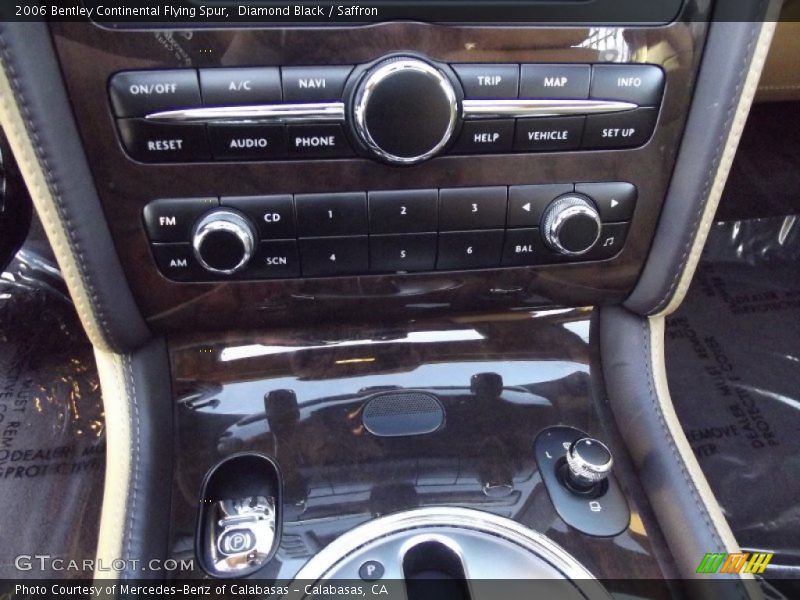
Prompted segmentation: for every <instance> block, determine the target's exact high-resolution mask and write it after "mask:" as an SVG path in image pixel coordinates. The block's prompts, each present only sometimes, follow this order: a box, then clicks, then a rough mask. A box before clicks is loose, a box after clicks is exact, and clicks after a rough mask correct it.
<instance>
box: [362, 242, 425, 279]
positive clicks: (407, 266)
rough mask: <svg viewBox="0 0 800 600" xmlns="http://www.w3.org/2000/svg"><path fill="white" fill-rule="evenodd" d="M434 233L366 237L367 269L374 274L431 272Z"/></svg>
mask: <svg viewBox="0 0 800 600" xmlns="http://www.w3.org/2000/svg"><path fill="white" fill-rule="evenodd" d="M436 239H437V235H436V234H435V233H422V234H415V235H373V236H370V238H369V267H370V268H369V270H370V271H371V272H373V273H405V272H411V271H432V270H433V269H434V268H435V267H436Z"/></svg>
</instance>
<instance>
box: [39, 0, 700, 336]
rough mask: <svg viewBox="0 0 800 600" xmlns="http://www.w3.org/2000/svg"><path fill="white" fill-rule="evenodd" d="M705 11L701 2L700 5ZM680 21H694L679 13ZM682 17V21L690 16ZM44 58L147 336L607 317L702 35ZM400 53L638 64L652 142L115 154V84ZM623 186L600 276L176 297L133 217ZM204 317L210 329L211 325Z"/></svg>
mask: <svg viewBox="0 0 800 600" xmlns="http://www.w3.org/2000/svg"><path fill="white" fill-rule="evenodd" d="M701 4H703V5H705V2H701ZM686 10H687V11H692V13H693V14H694V12H696V11H698V10H700V9H698V8H697V6H696V5H695V4H694V3H692V2H690V3H688V4H687V8H686ZM695 16H696V15H695ZM51 27H52V32H53V37H54V41H55V46H56V50H57V53H58V56H59V59H60V61H61V64H62V69H63V73H64V77H65V81H66V85H67V88H68V91H69V94H70V97H71V100H72V103H73V106H74V110H75V116H76V119H77V122H78V126H79V130H80V132H81V135H82V136H83V140H84V142H85V147H86V152H87V154H88V159H89V163H90V166H91V169H92V172H93V175H94V178H95V181H96V184H97V187H98V190H99V193H100V197H101V201H102V204H103V206H104V209H105V216H106V218H107V220H108V222H109V225H110V227H111V231H112V233H113V236H114V239H115V243H116V247H117V251H118V252H119V255H120V257H121V260H122V264H123V267H124V269H125V272H126V274H127V277H128V279H129V281H130V283H131V287H132V289H133V292H134V294H135V296H136V300H137V302H138V304H139V306H140V308H141V310H142V312H143V313H144V315H145V317H146V318H147V319H148V320H149V322H150V324H151V325H152V327H153V329H154V330H156V331H191V330H195V329H197V328H202V329H206V330H207V329H211V328H217V329H220V330H222V329H236V328H241V327H247V328H250V327H269V326H275V325H278V326H280V325H300V324H304V323H305V324H310V323H314V322H322V321H325V320H328V319H330V318H331V315H335V317H336V319H338V320H350V321H357V320H362V321H364V320H373V321H383V322H388V321H394V320H402V319H404V318H407V317H414V318H430V317H432V316H435V315H441V314H454V313H466V312H477V311H480V310H499V309H503V308H513V307H518V308H524V307H535V306H542V305H553V304H557V305H567V306H581V305H594V304H607V303H618V302H620V301H622V300H623V299H624V298H625V297H626V295H627V294H628V293H629V292H630V290H631V289H632V287H633V286H634V284H635V282H636V280H637V277H638V274H639V272H640V270H641V268H642V265H643V263H644V260H645V259H646V257H647V253H648V250H649V247H650V244H651V240H652V236H653V232H654V229H655V226H656V223H657V221H658V218H659V214H660V209H661V204H662V202H663V198H664V194H665V191H666V188H667V185H668V183H669V179H670V175H671V172H672V168H673V164H674V161H675V154H676V148H677V144H678V142H679V140H680V137H681V133H682V130H683V126H684V122H685V116H686V111H687V108H688V102H689V99H690V98H691V94H692V90H693V85H694V78H695V74H696V71H697V67H698V64H699V61H700V56H701V52H702V47H703V41H704V38H705V33H706V23H704V22H702V21H693V22H685V23H684V22H677V23H674V24H672V25H669V26H665V27H630V28H590V27H563V28H536V27H522V26H513V27H463V26H442V25H431V24H424V23H384V24H378V25H373V26H368V27H359V28H317V29H315V28H306V29H271V30H259V29H237V30H200V31H191V32H181V31H175V32H163V31H161V32H154V31H112V30H108V29H102V28H99V27H96V26H94V25H91V24H87V23H53V24H52V25H51ZM401 51H413V52H417V53H421V54H424V55H427V56H429V57H431V58H433V59H437V60H441V61H446V62H451V63H457V62H520V63H526V62H531V63H548V62H575V63H595V62H609V61H611V62H644V63H653V64H659V65H661V66H663V68H664V69H665V72H666V76H667V84H666V92H665V97H664V103H663V107H662V110H661V113H660V116H659V125H658V128H657V130H656V133H655V136H654V137H653V138H652V140H651V141H650V142H649V143H648V144H647V145H646V146H644V147H642V148H639V149H634V150H623V151H594V152H573V153H548V154H534V155H531V154H529V155H522V154H511V155H495V156H468V157H454V156H453V157H442V158H437V159H434V160H432V161H429V162H428V163H425V164H422V165H419V166H416V167H411V168H404V167H391V166H387V165H382V164H378V163H375V162H372V161H368V160H364V159H344V160H328V161H319V162H314V163H308V162H305V163H303V162H288V161H285V162H254V163H205V164H172V165H145V164H141V163H137V162H135V161H133V160H131V159H129V158H127V157H126V155H125V154H124V153H123V151H122V149H121V148H120V145H119V143H118V141H117V138H116V134H115V131H114V123H113V119H112V117H111V114H110V111H109V107H108V102H107V97H106V84H107V81H108V78H109V76H110V75H111V74H112V73H114V72H116V71H120V70H124V69H137V68H175V67H213V66H244V65H248V66H249V65H301V64H306V65H308V64H311V65H313V64H354V63H361V62H366V61H371V60H374V59H376V58H378V57H380V56H383V55H385V54H387V53H391V52H401ZM584 181H629V182H632V183H634V184H635V185H636V186H637V187H638V189H639V202H638V204H637V208H636V211H635V214H634V217H633V223H632V227H631V233H630V234H629V237H628V241H627V244H626V247H625V249H624V250H623V252H622V253H621V254H620V255H619V256H617V257H616V258H614V259H612V260H610V261H605V262H602V263H587V264H583V265H569V266H566V265H560V266H545V267H529V268H514V269H503V270H485V271H472V272H459V273H438V274H437V273H434V274H419V275H403V276H398V275H391V276H362V277H349V278H336V279H317V280H283V281H271V282H236V283H219V284H180V283H173V282H170V281H168V280H166V279H165V278H163V277H162V276H161V275H160V274H159V273H158V271H157V270H156V267H155V264H154V262H153V260H152V257H151V254H150V250H149V247H148V244H147V239H146V236H145V233H144V230H143V226H142V218H141V211H142V208H143V206H144V205H145V204H146V203H147V202H148V201H150V200H153V199H155V198H159V197H182V196H184V197H192V196H209V195H257V194H270V193H304V192H328V191H352V190H381V189H413V188H423V187H458V186H480V185H516V184H532V183H556V182H584ZM212 315H213V317H212Z"/></svg>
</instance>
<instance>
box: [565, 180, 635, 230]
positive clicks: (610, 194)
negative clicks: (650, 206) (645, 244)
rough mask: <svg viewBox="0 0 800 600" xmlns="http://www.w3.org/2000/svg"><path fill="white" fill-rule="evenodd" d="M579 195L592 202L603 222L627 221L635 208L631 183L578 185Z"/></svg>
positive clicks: (633, 190)
mask: <svg viewBox="0 0 800 600" xmlns="http://www.w3.org/2000/svg"><path fill="white" fill-rule="evenodd" d="M575 191H576V192H578V193H579V194H583V195H585V196H589V197H590V198H591V199H592V200H594V203H595V206H597V210H598V211H599V212H600V218H601V219H602V220H603V221H606V222H608V221H629V220H630V219H631V217H632V216H633V210H634V208H636V195H637V194H636V186H634V185H633V184H631V183H624V182H613V183H579V184H577V185H576V186H575Z"/></svg>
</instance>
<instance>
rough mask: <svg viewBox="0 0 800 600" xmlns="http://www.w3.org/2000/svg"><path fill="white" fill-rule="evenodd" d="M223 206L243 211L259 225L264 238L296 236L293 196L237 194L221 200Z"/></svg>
mask: <svg viewBox="0 0 800 600" xmlns="http://www.w3.org/2000/svg"><path fill="white" fill-rule="evenodd" d="M220 204H222V206H229V207H231V208H235V209H237V210H240V211H242V212H243V213H244V214H246V215H247V216H248V217H250V218H251V219H252V220H253V222H254V223H255V224H256V225H257V226H258V233H259V237H260V238H261V239H262V240H279V239H281V238H293V237H295V226H294V202H293V200H292V196H290V195H288V194H287V195H281V196H235V197H224V198H222V199H221V200H220Z"/></svg>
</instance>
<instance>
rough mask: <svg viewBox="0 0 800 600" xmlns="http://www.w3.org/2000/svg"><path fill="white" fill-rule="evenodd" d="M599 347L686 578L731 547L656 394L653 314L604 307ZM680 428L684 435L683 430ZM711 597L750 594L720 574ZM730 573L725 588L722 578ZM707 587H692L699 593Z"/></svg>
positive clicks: (630, 442) (625, 432)
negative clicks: (704, 560)
mask: <svg viewBox="0 0 800 600" xmlns="http://www.w3.org/2000/svg"><path fill="white" fill-rule="evenodd" d="M599 330H600V346H601V354H600V356H601V360H602V367H603V376H604V377H605V382H606V389H607V392H608V398H609V404H610V406H611V409H612V412H613V413H614V417H615V420H616V421H617V424H618V426H619V430H620V432H621V433H622V437H623V438H624V440H625V444H626V446H627V448H628V450H629V452H630V455H631V459H632V460H633V463H634V466H635V467H636V470H637V472H638V473H639V477H640V480H641V482H642V485H643V486H644V489H645V493H646V494H647V496H648V499H649V500H650V504H651V506H652V508H653V511H654V513H655V515H656V518H657V519H658V521H659V524H660V525H661V530H662V532H663V534H664V537H665V538H666V540H667V544H668V545H669V547H670V550H671V551H672V554H673V557H674V559H675V564H676V565H677V567H678V571H679V573H680V575H681V577H683V578H686V579H689V578H693V577H697V575H696V573H695V571H696V569H697V567H698V566H699V564H700V561H701V560H702V558H703V556H704V555H705V554H706V553H707V552H727V551H728V549H727V548H726V547H725V544H724V542H723V540H722V538H721V536H720V534H719V532H718V531H717V529H716V527H715V525H714V522H713V521H712V518H711V516H710V515H709V513H708V510H707V509H706V507H705V505H704V504H703V501H702V499H701V497H700V492H699V490H698V488H697V486H696V485H695V482H694V479H693V478H692V476H691V474H690V472H689V470H688V468H687V466H686V463H685V462H684V460H683V458H682V456H681V453H680V452H679V450H678V448H677V446H676V444H675V440H674V438H673V436H672V434H671V433H670V429H669V427H668V425H667V421H666V418H665V416H664V413H663V411H662V409H661V404H660V401H659V398H658V396H657V394H656V389H657V388H656V384H655V380H654V373H653V365H652V364H651V356H652V354H651V342H652V340H651V334H650V325H649V323H648V319H647V318H645V317H641V316H639V315H634V314H633V313H631V312H629V311H627V310H625V309H624V308H619V307H609V308H603V309H601V311H600V325H599ZM680 435H683V434H682V433H681V434H680ZM713 579H714V586H712V587H711V588H710V589H709V590H708V592H709V593H710V594H711V597H726V598H727V597H732V598H748V597H749V596H748V593H747V590H746V588H745V587H744V585H742V583H741V580H740V579H739V578H738V576H736V575H715V576H714V578H713ZM722 579H729V580H730V583H731V585H730V589H726V590H725V591H726V592H727V593H725V594H722V587H720V586H721V584H720V580H722ZM700 591H701V590H700V588H698V589H696V590H695V589H694V588H693V593H699V592H700Z"/></svg>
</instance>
